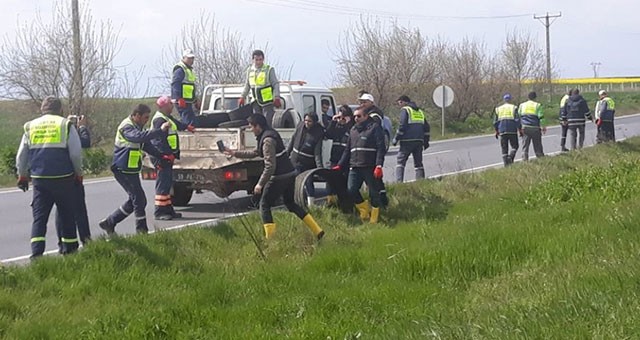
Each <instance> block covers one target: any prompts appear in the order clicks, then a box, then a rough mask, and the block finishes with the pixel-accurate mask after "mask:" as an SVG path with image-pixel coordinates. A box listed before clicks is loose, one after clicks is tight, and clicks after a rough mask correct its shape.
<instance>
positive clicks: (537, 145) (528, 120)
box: [518, 92, 547, 161]
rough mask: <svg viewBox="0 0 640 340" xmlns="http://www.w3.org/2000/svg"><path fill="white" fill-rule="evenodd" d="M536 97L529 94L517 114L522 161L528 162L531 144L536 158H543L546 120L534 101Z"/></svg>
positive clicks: (538, 105) (532, 93)
mask: <svg viewBox="0 0 640 340" xmlns="http://www.w3.org/2000/svg"><path fill="white" fill-rule="evenodd" d="M537 97H538V95H537V94H536V93H535V92H529V95H528V98H529V100H528V101H526V102H524V103H522V104H520V106H519V107H518V113H519V114H520V121H521V122H522V130H523V139H524V145H523V147H522V153H523V157H522V158H523V159H524V160H525V161H528V160H529V146H530V145H531V143H532V142H533V151H534V152H535V154H536V157H537V158H540V157H544V150H543V149H542V135H543V134H545V133H547V127H546V120H545V119H544V111H543V110H542V105H541V104H540V103H538V102H536V101H535V99H536V98H537Z"/></svg>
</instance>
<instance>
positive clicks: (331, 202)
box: [327, 195, 338, 206]
mask: <svg viewBox="0 0 640 340" xmlns="http://www.w3.org/2000/svg"><path fill="white" fill-rule="evenodd" d="M337 203H338V196H336V195H327V206H333V205H336V204H337Z"/></svg>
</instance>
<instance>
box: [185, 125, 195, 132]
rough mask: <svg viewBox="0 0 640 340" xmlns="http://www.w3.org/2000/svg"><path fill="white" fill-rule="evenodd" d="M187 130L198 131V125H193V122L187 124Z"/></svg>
mask: <svg viewBox="0 0 640 340" xmlns="http://www.w3.org/2000/svg"><path fill="white" fill-rule="evenodd" d="M187 131H189V132H194V131H196V127H195V126H193V125H191V124H189V125H187Z"/></svg>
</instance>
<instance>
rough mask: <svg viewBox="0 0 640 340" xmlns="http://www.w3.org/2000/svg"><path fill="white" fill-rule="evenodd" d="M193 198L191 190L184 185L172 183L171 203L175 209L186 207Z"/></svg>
mask: <svg viewBox="0 0 640 340" xmlns="http://www.w3.org/2000/svg"><path fill="white" fill-rule="evenodd" d="M192 196H193V189H191V188H189V187H187V185H186V184H184V183H173V195H172V196H171V202H172V203H173V205H174V206H176V207H186V206H188V205H189V201H191V197H192Z"/></svg>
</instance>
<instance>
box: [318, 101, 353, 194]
mask: <svg viewBox="0 0 640 340" xmlns="http://www.w3.org/2000/svg"><path fill="white" fill-rule="evenodd" d="M353 124H354V122H353V111H351V108H350V107H349V105H342V106H340V108H338V113H337V114H335V115H334V116H333V117H332V119H331V122H330V123H329V126H328V127H327V131H326V133H325V136H326V137H327V138H328V139H331V140H332V143H331V156H330V158H329V162H330V163H331V167H332V168H333V167H334V166H336V165H338V162H340V158H342V154H343V153H344V149H345V147H346V146H347V139H349V131H350V130H351V128H352V127H353ZM341 171H342V174H343V175H344V182H343V183H344V185H345V186H346V184H347V174H348V172H349V169H348V168H346V167H345V168H344V169H341ZM327 192H328V193H327V204H329V205H331V204H336V203H337V202H338V197H337V196H336V195H334V192H333V190H332V189H331V187H328V188H327Z"/></svg>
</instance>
